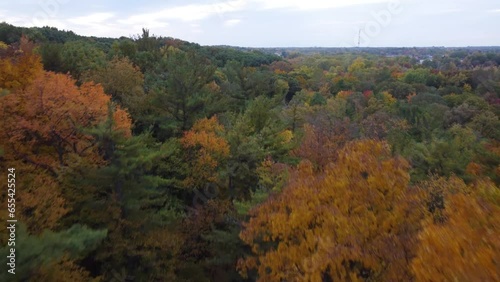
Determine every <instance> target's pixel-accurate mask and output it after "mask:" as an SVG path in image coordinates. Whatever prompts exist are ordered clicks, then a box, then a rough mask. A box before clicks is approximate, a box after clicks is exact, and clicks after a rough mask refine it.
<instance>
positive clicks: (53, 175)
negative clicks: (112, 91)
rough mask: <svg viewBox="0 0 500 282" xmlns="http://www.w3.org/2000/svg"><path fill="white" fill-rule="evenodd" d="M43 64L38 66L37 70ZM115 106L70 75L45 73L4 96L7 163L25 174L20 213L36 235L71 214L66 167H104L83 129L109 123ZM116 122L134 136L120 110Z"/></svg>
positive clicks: (98, 89) (35, 64)
mask: <svg viewBox="0 0 500 282" xmlns="http://www.w3.org/2000/svg"><path fill="white" fill-rule="evenodd" d="M38 64H39V61H37V62H32V66H31V67H32V68H33V69H36V68H38ZM26 68H27V69H29V68H28V67H26ZM28 73H31V72H29V71H28ZM13 79H14V78H13ZM7 84H8V82H7ZM109 103H110V98H109V96H107V95H106V94H105V93H104V91H103V89H102V87H101V86H98V85H94V84H83V85H82V86H81V87H77V86H76V85H75V81H74V80H73V79H71V78H70V77H68V76H67V75H63V74H54V73H51V72H44V71H41V72H40V73H39V74H38V75H37V76H36V77H35V78H34V79H33V81H32V82H29V83H27V84H26V85H24V86H23V87H22V88H18V89H14V90H12V91H11V93H10V94H8V95H5V96H3V97H0V104H1V105H2V111H1V113H0V115H1V124H0V126H1V132H0V142H1V144H3V146H4V148H3V150H4V158H5V160H6V162H7V164H8V165H9V166H11V167H15V168H16V169H17V171H18V172H19V173H20V174H22V175H23V177H22V178H20V179H21V181H23V183H22V184H20V186H22V187H23V189H20V190H19V192H18V200H19V208H20V212H19V213H18V215H19V216H20V217H21V218H22V220H23V221H24V222H25V223H27V225H28V226H29V227H30V231H31V232H34V233H38V232H41V231H42V230H43V229H45V228H49V229H51V228H54V227H56V226H57V225H58V221H59V219H60V218H61V217H62V216H64V215H65V214H66V213H67V212H68V211H69V207H68V206H67V203H66V201H65V199H64V198H63V196H62V194H61V189H62V188H61V183H60V178H59V176H60V175H61V172H62V171H63V170H64V169H65V168H66V167H69V166H72V165H75V164H77V163H78V162H80V161H81V160H83V159H85V161H86V162H87V163H90V164H94V165H97V164H101V163H103V159H102V157H101V156H100V155H99V152H98V151H97V146H96V140H94V139H93V138H92V137H91V136H89V135H86V134H85V133H84V132H83V131H82V129H83V128H85V127H92V126H96V125H97V124H99V123H101V122H103V121H104V120H105V119H106V117H107V115H108V105H109ZM114 119H115V129H116V130H123V134H125V135H130V126H131V123H130V119H129V118H128V115H127V113H126V112H124V111H123V110H120V109H117V110H116V111H115V112H114Z"/></svg>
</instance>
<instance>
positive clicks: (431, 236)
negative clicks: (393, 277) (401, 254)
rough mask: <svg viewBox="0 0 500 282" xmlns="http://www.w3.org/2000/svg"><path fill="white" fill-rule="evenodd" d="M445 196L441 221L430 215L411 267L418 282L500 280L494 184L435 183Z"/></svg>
mask: <svg viewBox="0 0 500 282" xmlns="http://www.w3.org/2000/svg"><path fill="white" fill-rule="evenodd" d="M427 186H430V187H431V189H432V188H434V187H440V188H441V189H440V190H441V192H442V196H443V197H444V205H443V206H442V208H443V209H444V210H443V211H442V213H443V214H442V215H441V216H440V218H442V220H440V221H437V222H436V220H435V216H431V215H430V216H429V217H428V219H427V220H426V221H425V225H424V229H423V230H422V232H421V233H420V236H419V238H420V242H419V248H418V251H417V257H416V258H415V259H414V260H413V262H412V269H413V272H414V273H415V278H416V280H417V281H500V271H499V270H500V225H499V223H500V206H499V204H500V192H499V189H498V187H496V186H495V184H493V183H492V182H491V181H484V180H480V181H478V182H477V183H476V184H475V185H473V186H469V187H468V186H467V185H466V184H465V183H464V182H463V181H462V180H461V179H459V178H456V177H452V178H451V179H450V180H445V179H434V180H433V181H432V182H431V183H429V185H427Z"/></svg>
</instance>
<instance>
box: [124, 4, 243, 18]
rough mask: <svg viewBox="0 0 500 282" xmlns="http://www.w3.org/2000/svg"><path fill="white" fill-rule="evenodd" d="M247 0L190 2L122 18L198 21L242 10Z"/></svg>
mask: <svg viewBox="0 0 500 282" xmlns="http://www.w3.org/2000/svg"><path fill="white" fill-rule="evenodd" d="M246 4H247V1H245V0H233V1H226V2H218V3H213V4H190V5H184V6H176V7H169V8H165V9H161V10H160V11H157V12H152V13H143V14H138V15H133V16H130V17H128V18H127V19H124V20H122V21H121V22H123V23H129V24H145V23H146V24H149V23H150V22H164V21H167V20H180V21H184V22H196V21H200V20H204V19H207V18H209V17H212V16H215V15H222V14H224V13H229V12H235V11H241V10H243V9H244V7H245V6H246Z"/></svg>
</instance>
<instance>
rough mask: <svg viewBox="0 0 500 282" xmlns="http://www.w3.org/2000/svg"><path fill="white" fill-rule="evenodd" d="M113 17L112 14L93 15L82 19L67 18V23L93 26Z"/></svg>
mask: <svg viewBox="0 0 500 282" xmlns="http://www.w3.org/2000/svg"><path fill="white" fill-rule="evenodd" d="M113 17H114V14H113V13H93V14H90V15H87V16H83V17H76V18H69V19H68V21H69V22H71V23H74V24H78V25H93V24H99V23H103V22H105V21H107V20H109V19H111V18H113Z"/></svg>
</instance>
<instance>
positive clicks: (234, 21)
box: [224, 19, 241, 27]
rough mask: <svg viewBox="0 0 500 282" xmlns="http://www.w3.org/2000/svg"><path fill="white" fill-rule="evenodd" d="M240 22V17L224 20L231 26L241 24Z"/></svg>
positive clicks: (225, 23)
mask: <svg viewBox="0 0 500 282" xmlns="http://www.w3.org/2000/svg"><path fill="white" fill-rule="evenodd" d="M240 22H241V20H240V19H230V20H226V21H225V22H224V25H225V26H228V27H231V26H235V25H237V24H239V23H240Z"/></svg>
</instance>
